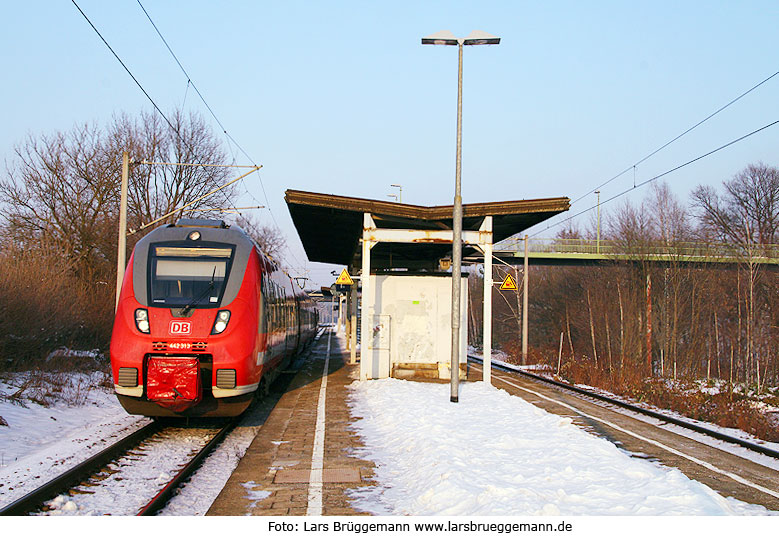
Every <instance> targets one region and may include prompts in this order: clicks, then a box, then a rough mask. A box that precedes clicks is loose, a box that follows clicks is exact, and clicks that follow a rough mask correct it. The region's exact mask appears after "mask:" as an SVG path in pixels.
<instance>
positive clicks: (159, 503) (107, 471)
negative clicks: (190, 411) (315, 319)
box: [0, 328, 326, 516]
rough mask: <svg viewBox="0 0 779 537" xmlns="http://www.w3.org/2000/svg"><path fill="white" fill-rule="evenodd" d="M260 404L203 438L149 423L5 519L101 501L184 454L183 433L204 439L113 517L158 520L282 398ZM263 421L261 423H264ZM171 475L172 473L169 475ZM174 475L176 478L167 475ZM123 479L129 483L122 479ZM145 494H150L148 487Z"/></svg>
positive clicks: (12, 508) (279, 386)
mask: <svg viewBox="0 0 779 537" xmlns="http://www.w3.org/2000/svg"><path fill="white" fill-rule="evenodd" d="M325 331H326V329H325V328H320V329H319V330H318V331H317V335H316V337H315V339H319V338H320V337H321V336H322V334H324V333H325ZM306 355H307V353H306V352H304V353H301V354H300V355H298V357H297V358H296V359H295V360H294V361H293V367H292V368H291V369H290V370H288V371H283V372H282V373H281V375H280V377H279V378H278V379H277V380H276V382H274V385H273V389H274V391H276V392H283V391H284V390H285V388H286V385H287V384H288V383H289V381H290V380H291V378H292V376H294V374H295V373H296V369H295V367H296V366H297V367H299V365H300V364H301V361H302V360H303V359H305V356H306ZM257 403H258V404H257V405H255V404H253V405H252V406H251V407H250V408H249V410H247V412H245V413H244V414H242V415H241V416H238V417H236V418H233V419H231V420H229V421H226V422H224V421H223V422H222V423H223V424H222V426H221V427H218V428H217V429H215V428H214V427H213V424H215V423H219V422H217V421H215V420H210V421H206V420H201V422H202V423H208V424H209V426H208V428H207V430H202V429H203V428H202V427H201V428H200V432H196V431H198V428H197V427H181V426H177V425H175V422H174V421H173V420H166V421H162V420H160V421H154V422H152V423H149V424H148V425H146V426H144V427H142V428H140V429H138V430H136V431H135V432H133V433H132V434H129V435H127V436H125V437H123V438H121V439H120V440H118V441H116V442H114V443H113V444H111V445H110V446H108V447H106V448H105V449H103V450H102V451H101V452H100V453H98V454H96V455H94V456H92V457H90V458H89V459H87V460H85V461H84V462H82V463H79V464H77V465H76V466H74V467H72V468H71V469H70V470H68V471H66V472H63V473H62V474H61V475H60V476H58V477H56V478H54V479H52V480H51V481H49V482H47V483H45V484H44V485H42V486H40V487H38V488H36V489H35V490H33V491H31V492H29V493H28V494H26V495H25V496H23V497H21V498H19V499H17V500H15V501H13V502H12V503H10V504H8V505H6V506H4V507H2V508H0V515H5V516H19V515H27V514H46V513H47V512H50V511H56V510H57V508H61V507H62V506H57V507H54V508H53V507H52V504H53V503H56V500H55V499H56V498H57V497H68V495H69V493H71V492H74V493H75V494H89V495H92V496H97V494H98V493H99V490H100V488H101V487H105V486H106V483H107V482H108V481H109V480H110V479H111V477H112V476H114V475H119V474H123V473H128V472H130V471H133V470H137V469H139V468H142V467H143V464H144V462H145V460H146V459H147V458H148V457H144V452H150V451H154V452H157V453H167V452H173V451H176V450H178V451H181V450H182V447H181V446H179V447H178V448H176V437H179V438H180V437H181V436H182V431H183V435H185V436H186V435H187V434H189V435H190V436H191V435H195V436H200V441H199V442H198V440H197V439H195V440H194V442H195V443H200V444H201V446H200V447H198V449H196V450H194V451H192V450H189V452H188V453H187V454H186V456H184V457H181V456H179V457H177V458H176V460H175V461H172V462H170V463H169V464H167V465H165V466H162V465H154V463H152V465H153V468H154V470H155V471H157V472H161V473H162V474H163V475H166V476H167V477H166V478H165V479H164V481H160V480H155V483H154V487H153V492H152V493H149V494H148V495H147V496H146V497H143V493H140V497H139V499H138V501H137V505H138V508H137V511H136V512H126V513H113V512H112V513H110V514H122V515H132V514H136V515H139V516H149V515H154V514H156V513H157V512H159V511H160V510H161V509H162V508H163V507H165V505H166V504H167V502H168V501H169V500H170V498H171V497H172V496H173V495H174V494H175V493H176V491H177V490H179V488H180V486H181V484H182V483H183V482H185V481H186V480H187V479H188V478H189V477H190V476H192V474H193V473H194V472H196V471H197V469H198V468H199V467H200V466H201V464H202V463H203V461H204V459H206V457H208V455H209V454H211V453H212V452H213V451H214V450H215V449H216V448H217V447H218V446H219V445H220V443H221V442H222V441H223V440H224V439H225V437H226V436H227V435H228V434H229V433H230V432H231V431H232V430H233V429H234V428H235V427H236V425H238V424H239V422H241V420H243V419H244V418H247V419H249V418H250V416H251V415H252V413H253V412H252V410H253V409H254V407H255V406H259V407H262V408H258V409H256V410H257V412H254V414H255V415H254V416H253V417H252V418H251V419H252V420H254V421H255V422H256V421H257V420H258V419H259V420H260V421H262V420H263V419H264V417H262V416H265V415H267V414H268V413H269V412H270V410H271V409H272V408H273V406H275V403H276V397H274V396H271V397H263V398H260V399H258V402H257ZM258 416H261V417H259V418H258ZM191 422H194V423H196V424H197V423H198V422H195V420H191ZM242 426H243V425H242ZM189 442H190V444H191V443H192V439H191V438H190V439H189ZM154 443H157V444H159V445H157V446H155V447H150V445H151V444H154ZM188 447H189V446H183V450H184V451H187V450H188ZM166 468H167V470H166ZM168 470H170V471H169V472H168ZM168 473H169V474H170V475H167V474H168ZM171 476H172V477H171ZM119 479H124V478H123V477H121V475H119ZM141 480H142V481H149V479H148V477H147V478H142V479H141ZM139 488H145V486H141V487H139ZM135 492H136V491H134V490H133V491H132V493H135ZM110 501H111V499H110V498H109V499H108V500H107V501H106V502H107V504H108V505H109V508H110ZM105 511H106V513H108V512H109V510H108V509H105Z"/></svg>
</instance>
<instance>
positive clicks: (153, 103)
mask: <svg viewBox="0 0 779 537" xmlns="http://www.w3.org/2000/svg"><path fill="white" fill-rule="evenodd" d="M70 1H71V2H73V5H74V6H76V9H78V11H79V13H81V16H82V17H84V19H85V20H86V21H87V22H88V23H89V25H90V26H91V27H92V29H93V30H94V31H95V33H96V34H97V36H98V37H99V38H100V39H101V40H102V41H103V43H104V44H105V46H106V47H108V50H110V51H111V54H113V55H114V58H116V60H117V61H118V62H119V64H120V65H121V66H122V67H124V70H125V71H127V74H128V75H130V78H132V79H133V82H135V84H136V85H137V86H138V87H139V88H140V89H141V91H142V92H143V94H144V95H146V98H147V99H149V102H151V104H152V106H153V107H154V109H155V110H156V111H157V112H158V113H159V114H160V115H161V116H162V118H163V119H164V120H165V122H166V123H167V124H168V126H170V128H171V130H172V131H173V132H175V133H176V136H178V137H179V139H180V138H181V134H180V133H179V132H178V130H177V129H176V128H175V127H174V126H173V123H171V122H170V120H169V119H168V117H167V116H166V115H165V114H164V113H163V111H162V110H161V109H160V107H159V106H157V103H155V102H154V99H152V98H151V95H149V92H147V91H146V90H145V89H144V87H143V85H141V83H140V82H138V79H137V78H135V75H134V74H133V73H132V71H130V68H129V67H127V65H125V63H124V62H123V61H122V58H120V57H119V55H118V54H117V53H116V51H114V49H113V48H112V47H111V45H109V44H108V41H106V40H105V38H104V37H103V34H101V33H100V30H98V29H97V28H96V27H95V25H94V24H92V21H91V20H89V17H87V14H86V13H84V11H83V10H82V9H81V8H80V7H79V5H78V4H77V3H76V0H70ZM182 141H183V140H182Z"/></svg>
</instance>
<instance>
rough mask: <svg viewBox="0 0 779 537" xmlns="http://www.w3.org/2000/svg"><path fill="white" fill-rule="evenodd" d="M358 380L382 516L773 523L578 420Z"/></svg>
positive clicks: (356, 404) (483, 389)
mask: <svg viewBox="0 0 779 537" xmlns="http://www.w3.org/2000/svg"><path fill="white" fill-rule="evenodd" d="M449 389H450V388H449V385H448V384H430V383H417V382H409V381H404V380H397V379H384V380H374V381H370V382H355V383H353V384H352V385H351V395H350V400H349V405H350V407H351V412H352V414H353V416H355V417H358V418H362V419H361V420H358V421H357V422H356V424H355V425H353V427H354V430H355V431H356V432H357V433H358V434H359V435H360V436H361V437H362V440H363V442H364V444H365V447H364V448H361V449H360V450H359V451H358V452H357V453H355V455H357V456H360V457H362V458H364V459H367V460H371V461H373V462H374V463H375V464H376V467H377V468H376V481H377V484H376V486H375V487H369V488H365V489H357V490H354V491H352V492H351V496H352V498H353V500H354V502H355V506H356V507H359V508H362V509H365V510H367V511H369V512H371V513H374V514H379V515H438V516H453V515H468V516H480V515H502V516H511V515H531V514H532V515H552V516H559V515H563V516H570V515H722V514H727V515H747V514H749V515H752V514H754V515H762V514H768V513H769V511H767V510H766V509H765V508H764V507H762V506H755V505H750V504H746V503H744V502H741V501H738V500H735V499H732V498H723V497H721V496H720V495H718V494H717V493H716V492H714V491H713V490H711V489H710V488H708V487H707V486H705V485H703V484H701V483H698V482H696V481H693V480H690V479H689V478H687V477H686V476H685V475H684V474H682V473H681V472H680V471H679V470H676V469H672V468H666V467H662V466H660V465H658V464H656V463H653V462H650V461H646V460H643V459H637V458H632V457H630V455H629V454H627V453H625V452H624V451H622V450H620V449H618V448H617V447H616V446H614V444H612V443H611V442H608V441H607V440H604V439H601V438H597V437H594V436H592V435H590V434H588V433H586V432H584V431H582V430H581V429H579V428H578V427H576V426H575V425H574V424H573V423H572V422H571V420H570V419H569V418H564V417H560V416H557V415H554V414H549V413H547V412H544V411H543V410H541V409H539V408H537V407H534V406H532V405H531V404H529V403H527V402H526V401H524V400H523V399H521V398H519V397H513V396H511V395H509V394H508V393H507V392H505V391H503V390H498V389H495V388H492V387H488V386H486V385H484V384H483V383H480V382H479V383H466V384H463V385H462V386H461V388H460V389H461V392H460V402H459V403H457V404H453V403H450V402H449ZM777 514H779V513H777Z"/></svg>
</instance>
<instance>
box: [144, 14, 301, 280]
mask: <svg viewBox="0 0 779 537" xmlns="http://www.w3.org/2000/svg"><path fill="white" fill-rule="evenodd" d="M136 1H137V2H138V5H139V6H140V8H141V10H142V11H143V13H144V14H145V15H146V18H147V19H148V20H149V22H150V23H151V25H152V27H153V28H154V30H155V31H156V32H157V35H158V36H159V37H160V39H161V40H162V42H163V44H164V45H165V47H166V48H167V49H168V52H170V55H171V56H172V57H173V59H174V60H175V62H176V64H177V65H178V66H179V68H180V69H181V72H182V73H184V76H186V77H187V88H189V86H192V89H194V90H195V93H197V95H198V97H199V98H200V100H201V101H202V102H203V105H204V106H205V107H206V109H207V110H208V112H209V113H210V114H211V117H213V118H214V121H216V123H217V125H219V128H221V129H222V133H223V134H224V135H225V137H226V138H227V141H228V142H227V143H228V147H230V152H231V153H233V152H232V147H231V146H230V143H231V142H232V144H233V145H235V147H236V148H237V149H238V150H239V151H240V152H241V153H242V154H243V155H244V156H245V157H246V158H247V159H249V162H251V163H252V164H253V165H254V166H255V167H257V168H259V167H258V166H257V163H256V162H255V161H254V159H253V158H252V157H251V155H249V153H247V152H246V150H244V148H243V147H242V146H241V145H240V144H239V143H238V142H237V141H236V140H235V138H233V137H232V136H231V135H230V133H228V132H227V129H226V128H225V126H224V124H222V122H221V121H220V120H219V118H218V117H217V115H216V113H215V112H214V110H213V108H211V105H209V104H208V102H207V101H206V99H205V97H203V94H202V93H201V92H200V90H199V89H198V87H197V85H196V84H195V82H194V81H193V80H192V77H191V76H190V75H189V73H188V72H187V70H186V69H185V68H184V66H183V65H182V63H181V61H180V60H179V59H178V57H177V56H176V53H175V52H173V49H172V48H171V46H170V45H169V44H168V41H167V40H166V39H165V37H164V36H163V35H162V32H161V31H160V29H159V28H158V27H157V24H156V23H155V22H154V20H153V19H152V18H151V15H149V12H148V11H147V10H146V8H145V7H144V6H143V4H142V3H141V0H136ZM233 161H235V154H234V153H233ZM257 178H258V179H259V182H260V189H261V190H262V194H263V196H264V197H265V204H266V207H267V209H268V213H269V214H270V216H271V219H272V220H273V223H274V224H275V226H276V228H277V229H281V227H280V226H279V223H278V222H277V221H276V216H275V215H274V214H273V210H272V209H271V207H270V200H269V199H268V194H267V192H266V190H265V184H264V182H263V180H262V176H261V175H260V173H259V169H258V170H257ZM241 184H243V185H244V190H245V191H246V193H247V194H249V196H250V197H251V198H252V199H253V200H254V201H256V202H257V203H261V202H260V200H258V199H257V198H256V197H255V196H254V195H253V194H252V193H251V192H250V191H249V189H248V188H247V187H246V184H245V183H244V182H243V181H241ZM285 247H286V248H287V252H288V253H289V255H290V256H291V257H292V258H293V259H294V261H295V262H296V263H298V264H299V265H300V266H304V264H302V263H300V261H299V260H298V259H297V257H296V256H295V254H294V253H293V252H292V250H291V248H289V246H285Z"/></svg>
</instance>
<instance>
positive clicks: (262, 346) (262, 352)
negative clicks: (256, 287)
mask: <svg viewBox="0 0 779 537" xmlns="http://www.w3.org/2000/svg"><path fill="white" fill-rule="evenodd" d="M266 282H267V277H266V273H265V272H263V273H262V274H261V276H260V296H259V297H258V303H259V315H258V321H257V341H258V345H257V365H258V366H259V365H260V364H264V363H265V362H267V354H268V344H269V343H270V338H268V311H267V309H268V308H267V303H268V298H267V297H266V294H267V292H266V288H267V283H266Z"/></svg>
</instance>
